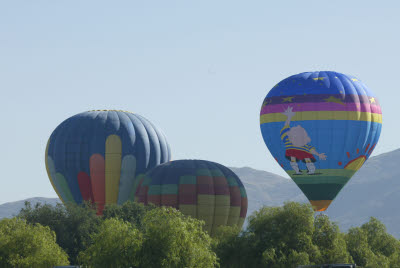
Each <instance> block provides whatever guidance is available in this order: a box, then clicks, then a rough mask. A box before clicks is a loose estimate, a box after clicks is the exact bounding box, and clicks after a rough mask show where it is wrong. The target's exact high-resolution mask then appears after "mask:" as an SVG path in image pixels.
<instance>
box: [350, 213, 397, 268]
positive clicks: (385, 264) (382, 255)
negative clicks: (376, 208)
mask: <svg viewBox="0 0 400 268" xmlns="http://www.w3.org/2000/svg"><path fill="white" fill-rule="evenodd" d="M346 243H347V248H348V251H349V253H350V255H351V256H352V257H353V259H354V262H355V263H356V264H357V265H360V266H362V267H365V268H373V267H382V268H389V267H390V268H391V267H396V266H397V267H399V265H398V263H397V260H398V258H399V257H398V256H399V255H398V254H399V253H400V242H399V241H398V240H397V239H396V238H394V237H393V236H391V235H390V234H388V233H387V232H386V227H385V225H384V224H383V223H381V222H380V221H379V220H377V219H376V218H373V217H371V218H370V220H369V222H367V223H365V224H363V225H362V226H361V227H354V228H351V229H350V230H349V231H348V233H347V235H346Z"/></svg>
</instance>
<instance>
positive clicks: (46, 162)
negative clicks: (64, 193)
mask: <svg viewBox="0 0 400 268" xmlns="http://www.w3.org/2000/svg"><path fill="white" fill-rule="evenodd" d="M49 144H50V138H49V139H48V140H47V145H46V153H45V156H44V163H45V164H46V171H47V176H48V177H49V180H50V183H51V186H53V189H54V191H56V193H57V195H58V198H59V199H60V200H62V198H61V195H60V193H59V192H58V189H57V187H56V186H55V184H54V182H53V179H52V177H51V173H50V169H49V163H48V159H47V158H48V157H50V156H47V155H48V153H49ZM50 159H51V158H50Z"/></svg>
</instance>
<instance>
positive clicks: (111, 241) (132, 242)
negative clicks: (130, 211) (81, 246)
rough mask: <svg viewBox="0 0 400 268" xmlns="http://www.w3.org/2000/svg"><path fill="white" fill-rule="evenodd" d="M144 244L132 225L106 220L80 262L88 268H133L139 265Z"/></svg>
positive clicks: (118, 220)
mask: <svg viewBox="0 0 400 268" xmlns="http://www.w3.org/2000/svg"><path fill="white" fill-rule="evenodd" d="M142 243H143V238H142V234H141V233H140V232H139V230H138V229H136V228H135V227H134V226H133V225H132V224H131V223H129V222H125V221H123V220H121V219H116V218H110V219H106V220H105V221H104V222H103V223H102V224H101V225H100V228H99V232H98V233H94V234H93V235H92V243H91V246H89V247H88V248H87V249H86V250H84V251H82V252H81V253H80V254H79V260H80V262H81V263H83V264H85V265H87V266H88V267H99V268H102V267H105V268H107V267H133V266H136V265H138V264H139V256H138V253H139V251H140V249H141V246H142Z"/></svg>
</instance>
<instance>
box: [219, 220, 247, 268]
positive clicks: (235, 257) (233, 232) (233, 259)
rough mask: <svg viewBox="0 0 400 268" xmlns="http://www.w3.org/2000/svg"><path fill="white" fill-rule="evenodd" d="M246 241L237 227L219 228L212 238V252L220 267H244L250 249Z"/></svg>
mask: <svg viewBox="0 0 400 268" xmlns="http://www.w3.org/2000/svg"><path fill="white" fill-rule="evenodd" d="M247 242H248V239H246V237H245V236H244V234H243V233H241V231H240V228H239V227H237V226H220V227H219V228H218V229H217V231H216V233H215V235H214V237H213V243H212V245H213V250H214V252H215V253H216V254H217V257H218V261H219V264H220V266H221V267H230V268H240V267H246V263H245V261H246V259H247V258H245V256H246V255H249V253H248V252H247V251H248V249H250V247H247V245H246V244H247Z"/></svg>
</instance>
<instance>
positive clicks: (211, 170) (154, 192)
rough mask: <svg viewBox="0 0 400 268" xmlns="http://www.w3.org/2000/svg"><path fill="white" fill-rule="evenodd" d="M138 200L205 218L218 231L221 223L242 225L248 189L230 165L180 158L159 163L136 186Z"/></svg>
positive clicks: (211, 229)
mask: <svg viewBox="0 0 400 268" xmlns="http://www.w3.org/2000/svg"><path fill="white" fill-rule="evenodd" d="M135 201H137V202H140V203H143V204H149V203H152V204H155V205H158V206H170V207H174V208H176V209H178V210H180V211H181V212H182V213H183V214H186V215H189V216H192V217H194V218H197V219H201V220H204V221H205V230H207V231H208V232H209V233H210V234H214V233H215V230H216V228H217V227H219V226H221V225H229V226H233V225H237V226H239V227H242V225H243V223H244V219H245V217H246V213H247V195H246V190H245V188H244V186H243V184H242V182H241V181H240V179H239V177H238V176H237V175H236V174H235V173H234V172H233V171H231V170H230V169H229V168H227V167H225V166H223V165H220V164H217V163H214V162H210V161H205V160H176V161H171V162H168V163H164V164H162V165H159V166H157V167H155V168H153V169H151V170H150V171H148V172H147V173H146V174H145V175H144V176H142V177H141V178H140V179H139V180H138V181H137V184H136V186H135Z"/></svg>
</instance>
